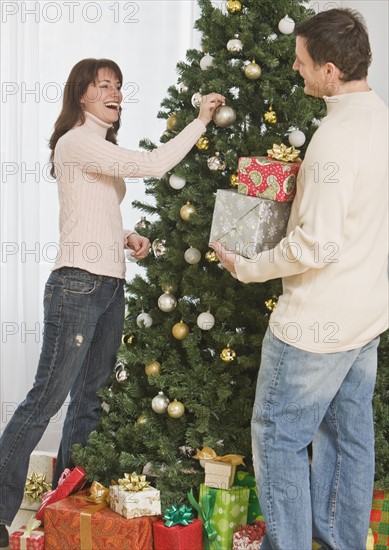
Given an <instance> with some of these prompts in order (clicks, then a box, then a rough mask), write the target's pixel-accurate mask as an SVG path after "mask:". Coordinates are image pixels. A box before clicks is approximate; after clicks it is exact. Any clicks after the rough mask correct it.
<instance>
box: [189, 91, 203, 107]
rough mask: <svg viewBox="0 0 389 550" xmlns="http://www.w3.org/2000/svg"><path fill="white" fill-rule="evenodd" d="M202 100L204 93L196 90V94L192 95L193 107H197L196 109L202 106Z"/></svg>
mask: <svg viewBox="0 0 389 550" xmlns="http://www.w3.org/2000/svg"><path fill="white" fill-rule="evenodd" d="M201 101H202V95H201V94H200V92H196V93H195V94H193V95H192V99H191V103H192V105H193V107H195V108H196V109H198V108H199V107H200V105H201Z"/></svg>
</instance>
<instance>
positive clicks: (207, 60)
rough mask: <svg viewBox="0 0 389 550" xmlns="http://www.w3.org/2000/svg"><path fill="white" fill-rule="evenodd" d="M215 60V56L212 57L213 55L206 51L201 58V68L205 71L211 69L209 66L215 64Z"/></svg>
mask: <svg viewBox="0 0 389 550" xmlns="http://www.w3.org/2000/svg"><path fill="white" fill-rule="evenodd" d="M213 62H214V58H213V57H212V55H209V53H206V54H205V55H204V57H203V58H202V59H201V60H200V68H201V69H202V70H203V71H206V70H207V69H209V67H211V66H212V65H213Z"/></svg>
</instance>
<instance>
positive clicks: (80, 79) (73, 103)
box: [49, 58, 123, 178]
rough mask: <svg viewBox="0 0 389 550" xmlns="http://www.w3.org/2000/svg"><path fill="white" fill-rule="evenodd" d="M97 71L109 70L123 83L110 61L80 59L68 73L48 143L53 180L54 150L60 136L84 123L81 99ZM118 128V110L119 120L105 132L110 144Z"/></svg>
mask: <svg viewBox="0 0 389 550" xmlns="http://www.w3.org/2000/svg"><path fill="white" fill-rule="evenodd" d="M99 69H111V71H112V72H113V73H115V76H116V78H117V79H118V80H119V82H120V85H122V83H123V75H122V72H121V70H120V68H119V66H118V65H117V64H116V63H115V62H114V61H112V60H111V59H93V58H88V59H82V60H81V61H79V62H78V63H77V64H76V65H74V67H73V69H72V70H71V71H70V75H69V78H68V81H67V82H66V85H65V89H64V96H63V103H62V110H61V113H60V115H59V117H58V118H57V121H56V123H55V125H54V132H53V134H52V136H51V138H50V141H49V147H50V149H51V155H50V162H51V170H50V174H51V176H52V177H53V178H55V165H54V149H55V146H56V145H57V141H58V140H59V138H60V137H61V136H63V135H64V134H66V132H68V131H69V130H70V129H71V128H73V127H74V126H75V125H76V124H77V123H81V124H83V123H84V122H85V113H84V110H83V108H82V105H81V98H82V96H83V95H84V94H85V92H86V90H87V88H88V86H89V84H91V83H93V82H96V78H97V73H98V71H99ZM119 128H120V110H119V119H118V121H117V122H115V123H114V124H113V126H112V128H110V129H109V130H108V132H107V137H106V139H107V140H108V141H110V142H111V143H114V144H115V145H116V144H117V140H116V137H117V132H118V130H119Z"/></svg>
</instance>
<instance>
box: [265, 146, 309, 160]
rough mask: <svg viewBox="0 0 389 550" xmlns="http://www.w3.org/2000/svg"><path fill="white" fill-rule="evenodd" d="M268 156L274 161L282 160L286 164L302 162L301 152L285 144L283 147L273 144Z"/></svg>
mask: <svg viewBox="0 0 389 550" xmlns="http://www.w3.org/2000/svg"><path fill="white" fill-rule="evenodd" d="M267 154H268V155H269V157H271V158H273V159H276V160H281V161H284V162H293V161H295V160H297V161H300V162H301V159H300V158H299V154H300V150H299V149H295V148H294V145H292V146H291V147H287V146H286V145H284V144H283V143H281V145H278V144H277V143H273V148H272V149H268V150H267Z"/></svg>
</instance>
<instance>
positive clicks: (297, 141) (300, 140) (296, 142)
mask: <svg viewBox="0 0 389 550" xmlns="http://www.w3.org/2000/svg"><path fill="white" fill-rule="evenodd" d="M288 140H289V143H290V144H291V145H293V146H294V147H301V146H302V145H304V143H305V140H306V137H305V134H304V132H302V131H301V130H294V131H293V132H291V133H290V134H289V136H288Z"/></svg>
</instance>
